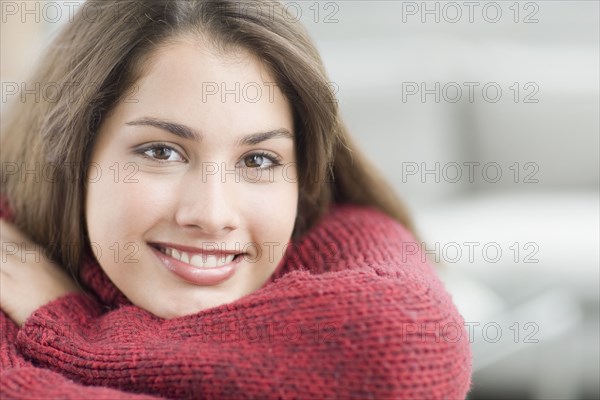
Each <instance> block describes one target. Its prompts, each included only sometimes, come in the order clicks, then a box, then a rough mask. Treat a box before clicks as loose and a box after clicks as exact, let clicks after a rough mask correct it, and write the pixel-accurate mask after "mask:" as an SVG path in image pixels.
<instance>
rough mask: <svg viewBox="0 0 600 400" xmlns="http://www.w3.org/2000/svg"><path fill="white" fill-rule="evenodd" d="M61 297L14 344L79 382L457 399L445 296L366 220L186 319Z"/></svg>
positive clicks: (459, 346)
mask: <svg viewBox="0 0 600 400" xmlns="http://www.w3.org/2000/svg"><path fill="white" fill-rule="evenodd" d="M411 243H412V244H411ZM62 300H63V301H56V302H54V303H52V304H50V305H48V306H46V307H42V308H40V309H39V310H37V311H36V312H35V313H34V314H33V315H32V316H31V317H30V318H29V319H28V320H27V321H26V323H25V325H24V326H23V328H22V330H21V332H19V335H18V346H19V347H20V349H21V350H22V351H23V352H24V353H25V354H27V355H28V356H29V357H31V358H34V359H36V360H37V361H38V362H39V363H42V364H44V365H45V366H47V367H48V368H49V369H54V370H58V371H61V372H62V374H64V375H66V376H68V377H70V378H71V379H73V380H76V381H78V382H81V383H82V384H85V385H102V386H111V387H115V388H124V387H126V388H128V389H129V390H130V391H132V392H145V393H157V394H159V395H161V396H165V397H177V398H198V397H202V398H207V399H212V398H361V399H362V398H373V399H380V398H407V399H408V398H410V399H414V398H427V399H438V398H452V399H459V398H465V396H466V393H467V391H468V390H469V386H470V374H471V354H470V349H469V341H468V336H467V335H466V332H465V330H464V326H463V320H462V318H461V316H460V315H459V314H458V312H457V310H456V309H455V307H454V306H453V304H452V301H451V299H450V296H449V295H448V294H447V293H446V292H445V290H444V288H443V286H442V284H441V282H440V281H439V280H438V279H437V277H436V275H435V273H434V271H433V270H432V269H431V267H430V266H429V265H428V264H427V262H426V260H425V259H424V258H423V255H422V254H421V252H420V250H419V249H418V248H417V247H415V246H414V239H413V238H412V236H411V235H410V233H409V232H408V231H407V230H406V229H404V228H403V227H402V226H401V225H399V224H398V223H396V222H394V221H392V220H390V219H389V218H388V217H386V216H384V215H382V214H381V213H379V212H376V211H373V210H368V209H361V208H341V209H339V210H338V211H336V212H335V213H333V214H332V215H331V216H330V217H328V218H327V219H326V220H325V221H323V222H322V224H321V225H320V227H318V228H317V229H315V230H313V231H312V233H310V234H308V235H307V236H305V238H303V239H302V241H301V242H300V243H299V244H298V246H296V247H294V248H293V249H291V250H290V254H289V259H288V261H287V265H286V268H285V271H284V273H283V274H282V275H281V276H279V277H277V278H276V279H275V280H274V281H273V283H272V284H269V285H266V286H264V287H263V288H261V289H260V290H258V291H256V292H254V293H252V294H250V295H248V296H245V297H243V298H241V299H239V300H238V301H235V302H233V303H230V304H225V305H222V306H219V307H215V308H212V309H208V310H204V311H202V312H199V313H197V314H193V315H188V316H184V317H179V318H174V319H171V320H162V319H160V318H157V317H155V316H153V315H152V314H150V313H149V312H146V311H144V310H141V309H139V308H137V307H135V306H123V307H121V308H118V309H116V310H113V311H110V312H108V313H106V314H102V315H94V314H93V313H92V314H91V315H90V313H86V312H83V311H85V307H86V301H87V300H86V298H85V297H83V296H76V295H73V296H71V297H70V298H69V299H62ZM65 300H68V301H65ZM65 327H68V328H65Z"/></svg>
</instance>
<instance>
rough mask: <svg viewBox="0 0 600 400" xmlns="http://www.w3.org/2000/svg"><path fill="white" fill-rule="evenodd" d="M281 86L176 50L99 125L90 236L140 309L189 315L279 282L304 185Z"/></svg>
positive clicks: (91, 172)
mask: <svg viewBox="0 0 600 400" xmlns="http://www.w3.org/2000/svg"><path fill="white" fill-rule="evenodd" d="M274 82H275V80H274V79H273V77H272V76H271V75H270V74H269V73H268V72H267V70H266V69H265V68H264V66H263V65H262V64H261V63H260V62H258V61H257V60H256V59H254V58H252V57H251V56H250V55H249V54H247V53H245V52H242V51H239V52H237V53H235V54H230V55H220V54H218V53H216V52H214V51H210V49H209V48H208V47H201V46H199V45H198V44H192V43H191V42H182V43H178V44H172V45H169V46H168V47H165V48H163V49H161V50H160V51H159V52H158V53H157V54H156V57H154V58H153V61H152V64H151V65H150V66H149V69H148V71H147V73H146V74H145V75H144V76H143V77H142V78H141V79H140V80H139V81H138V82H137V84H136V85H135V87H134V88H133V90H131V91H130V92H129V93H128V94H127V96H126V97H125V98H124V99H123V100H122V101H121V102H119V103H118V104H117V105H116V107H115V108H114V109H113V111H112V112H111V113H110V114H108V115H107V116H106V118H105V119H104V120H103V122H102V125H101V127H100V131H99V136H98V138H97V141H96V143H95V145H94V149H93V152H92V158H91V163H90V167H89V169H88V188H87V191H86V200H85V214H86V215H85V216H86V223H87V231H88V235H89V238H90V241H91V242H92V247H93V248H94V249H95V253H96V258H97V259H98V261H99V263H100V265H101V267H102V269H103V270H104V271H105V272H106V274H107V275H108V276H109V278H110V279H111V280H112V281H113V283H114V284H115V285H116V286H117V287H118V288H119V289H120V290H121V291H122V292H123V293H124V294H125V295H126V296H127V297H128V298H129V299H130V301H131V302H132V303H134V304H135V305H137V306H139V307H142V308H144V309H146V310H148V311H150V312H152V313H153V314H155V315H157V316H159V317H163V318H172V317H177V316H182V315H186V314H192V313H196V312H198V311H201V310H203V309H206V308H210V307H215V306H218V305H222V304H225V303H231V302H233V301H235V300H237V299H239V298H241V297H243V296H245V295H247V294H250V293H252V292H254V291H256V290H257V289H259V288H261V287H262V286H263V285H264V284H265V283H266V282H267V280H268V279H269V278H270V276H271V275H272V273H273V272H274V271H275V269H276V267H277V266H278V264H279V262H280V261H281V259H282V257H283V254H284V252H285V247H286V245H287V244H288V242H289V240H290V238H291V235H292V230H293V227H294V222H295V218H296V211H297V201H298V184H297V173H296V164H295V162H296V159H295V151H294V137H293V135H294V130H293V117H292V109H291V106H290V104H289V102H288V101H287V100H286V99H285V98H284V96H283V94H282V93H281V92H280V90H279V89H278V88H277V86H276V85H275V84H274ZM232 258H233V260H232Z"/></svg>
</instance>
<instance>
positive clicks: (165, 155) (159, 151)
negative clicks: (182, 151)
mask: <svg viewBox="0 0 600 400" xmlns="http://www.w3.org/2000/svg"><path fill="white" fill-rule="evenodd" d="M148 152H152V153H154V154H153V155H152V157H153V158H156V159H158V160H168V159H169V158H170V157H171V153H173V150H172V149H169V148H167V147H157V148H154V149H151V150H148Z"/></svg>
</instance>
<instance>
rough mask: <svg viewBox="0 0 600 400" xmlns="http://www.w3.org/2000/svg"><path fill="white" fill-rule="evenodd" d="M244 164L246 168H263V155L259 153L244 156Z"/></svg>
mask: <svg viewBox="0 0 600 400" xmlns="http://www.w3.org/2000/svg"><path fill="white" fill-rule="evenodd" d="M244 161H245V163H244V164H245V165H246V167H248V168H263V164H264V162H265V157H264V156H262V155H261V154H252V155H250V156H248V157H246V158H245V160H244Z"/></svg>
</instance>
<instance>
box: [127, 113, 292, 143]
mask: <svg viewBox="0 0 600 400" xmlns="http://www.w3.org/2000/svg"><path fill="white" fill-rule="evenodd" d="M126 125H132V126H153V127H155V128H158V129H162V130H164V131H167V132H170V133H172V134H174V135H176V136H179V137H180V138H183V139H190V140H195V141H197V142H201V141H202V139H203V137H202V134H201V133H200V132H198V131H196V130H194V129H192V128H190V127H189V126H185V125H182V124H178V123H176V122H171V121H165V120H161V119H157V118H149V117H143V118H138V119H135V120H133V121H129V122H126ZM275 138H286V139H292V140H293V139H294V135H293V134H292V133H291V132H290V131H289V130H287V129H285V128H278V129H272V130H268V131H265V132H256V133H251V134H249V135H245V136H242V137H240V138H238V139H237V140H236V141H235V144H236V145H237V146H251V145H255V144H258V143H261V142H264V141H266V140H269V139H275Z"/></svg>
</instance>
